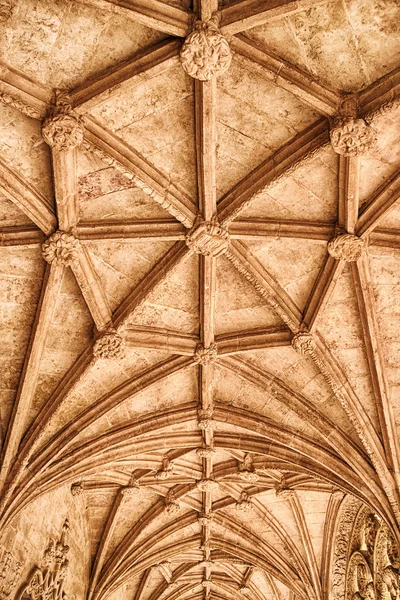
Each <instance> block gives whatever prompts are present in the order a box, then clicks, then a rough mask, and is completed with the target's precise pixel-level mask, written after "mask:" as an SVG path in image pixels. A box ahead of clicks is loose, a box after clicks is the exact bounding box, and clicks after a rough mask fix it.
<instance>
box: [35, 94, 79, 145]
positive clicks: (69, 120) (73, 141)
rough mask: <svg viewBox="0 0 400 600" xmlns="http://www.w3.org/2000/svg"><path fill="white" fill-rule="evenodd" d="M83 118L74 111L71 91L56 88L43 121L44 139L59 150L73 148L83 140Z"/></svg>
mask: <svg viewBox="0 0 400 600" xmlns="http://www.w3.org/2000/svg"><path fill="white" fill-rule="evenodd" d="M83 134H84V128H83V124H82V121H81V118H80V117H79V116H78V115H77V114H76V113H74V112H73V110H72V106H71V100H70V97H69V93H68V92H67V91H66V90H55V92H54V101H53V104H52V105H51V107H50V109H49V112H48V114H47V117H46V118H45V120H44V121H43V125H42V136H43V139H44V141H45V142H46V143H47V144H48V145H49V146H51V147H52V148H55V149H57V150H72V149H73V148H76V147H78V146H80V145H81V144H82V142H83Z"/></svg>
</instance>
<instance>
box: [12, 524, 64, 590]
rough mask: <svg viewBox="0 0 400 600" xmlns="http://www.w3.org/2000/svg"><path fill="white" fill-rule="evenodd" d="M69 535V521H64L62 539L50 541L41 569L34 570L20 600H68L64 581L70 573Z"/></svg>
mask: <svg viewBox="0 0 400 600" xmlns="http://www.w3.org/2000/svg"><path fill="white" fill-rule="evenodd" d="M68 533H69V522H68V519H66V520H65V521H64V525H63V528H62V533H61V536H60V538H59V539H58V540H57V541H56V542H55V541H54V540H53V539H50V542H49V545H48V546H47V548H46V550H45V552H44V554H43V559H42V564H41V566H40V567H38V566H36V567H34V568H33V570H32V572H31V575H30V577H29V580H28V583H27V584H26V585H25V586H23V587H22V588H21V589H20V592H19V594H18V595H17V597H18V599H21V598H29V599H30V600H66V598H67V595H66V593H65V591H64V580H65V577H66V575H67V573H68V566H69V561H68V559H67V554H68V552H69V546H68V544H67V541H68V539H67V538H68Z"/></svg>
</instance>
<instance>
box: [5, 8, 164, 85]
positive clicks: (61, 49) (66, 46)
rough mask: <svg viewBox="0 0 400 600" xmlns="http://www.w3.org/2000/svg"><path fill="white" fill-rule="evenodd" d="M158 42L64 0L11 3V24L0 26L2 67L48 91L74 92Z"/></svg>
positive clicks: (140, 29)
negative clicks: (68, 90) (16, 70)
mask: <svg viewBox="0 0 400 600" xmlns="http://www.w3.org/2000/svg"><path fill="white" fill-rule="evenodd" d="M164 37H165V36H164V35H163V34H160V33H159V32H156V31H154V30H152V29H149V28H148V27H145V26H144V25H140V24H138V23H133V22H129V27H127V23H126V20H125V19H124V18H123V17H122V16H119V15H117V14H113V13H112V12H109V11H101V10H98V9H96V8H93V7H91V6H85V5H84V4H83V3H78V2H74V3H73V4H71V3H70V2H69V1H68V0H61V1H57V2H53V1H52V0H26V1H25V0H24V2H17V3H16V6H15V8H14V10H13V13H12V17H11V19H10V20H8V21H6V22H5V23H1V24H0V39H1V45H2V47H3V52H4V56H5V59H6V61H7V64H9V65H10V66H12V67H14V68H16V69H21V70H23V71H24V72H25V73H26V74H27V75H28V76H31V77H33V78H35V79H36V80H38V81H40V82H41V83H42V84H44V85H47V86H51V87H66V88H70V87H75V86H77V85H79V84H81V83H82V82H83V81H85V80H86V79H87V78H89V77H93V76H94V75H97V74H98V73H99V72H101V71H103V70H104V69H106V68H109V67H112V66H114V65H115V64H118V63H120V62H121V61H123V60H125V59H127V58H130V57H131V56H132V55H133V54H134V53H135V52H137V51H138V50H140V49H141V48H143V47H146V46H148V45H151V44H154V43H156V42H158V41H159V40H162V39H163V38H164ZM76 40H79V43H76Z"/></svg>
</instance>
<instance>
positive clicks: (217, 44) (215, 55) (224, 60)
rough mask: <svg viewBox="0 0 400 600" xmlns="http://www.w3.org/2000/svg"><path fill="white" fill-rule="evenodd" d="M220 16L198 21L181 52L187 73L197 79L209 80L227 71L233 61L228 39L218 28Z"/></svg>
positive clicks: (183, 65)
mask: <svg viewBox="0 0 400 600" xmlns="http://www.w3.org/2000/svg"><path fill="white" fill-rule="evenodd" d="M218 24H219V23H218V16H217V15H214V16H213V17H212V18H211V19H209V20H208V21H206V22H204V21H196V22H195V24H194V27H193V31H192V33H190V34H189V35H188V37H187V38H186V40H185V42H184V44H183V46H182V50H181V53H180V59H181V64H182V67H183V68H184V70H185V71H186V73H188V75H190V76H191V77H194V78H195V79H200V80H201V81H208V80H210V79H211V78H212V77H213V76H218V75H222V74H223V73H225V71H226V70H227V69H229V66H230V64H231V61H232V53H231V50H230V48H229V44H228V42H227V40H226V39H225V38H224V36H223V35H221V33H220V31H219V29H218Z"/></svg>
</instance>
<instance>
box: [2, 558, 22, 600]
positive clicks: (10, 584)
mask: <svg viewBox="0 0 400 600" xmlns="http://www.w3.org/2000/svg"><path fill="white" fill-rule="evenodd" d="M21 571H22V565H21V563H20V562H19V561H18V560H17V559H16V558H15V557H14V556H13V555H12V554H11V552H7V550H5V549H4V548H1V549H0V600H7V599H8V598H10V597H11V595H12V592H13V591H14V588H15V586H16V585H17V582H18V578H19V576H20V575H21Z"/></svg>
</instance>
